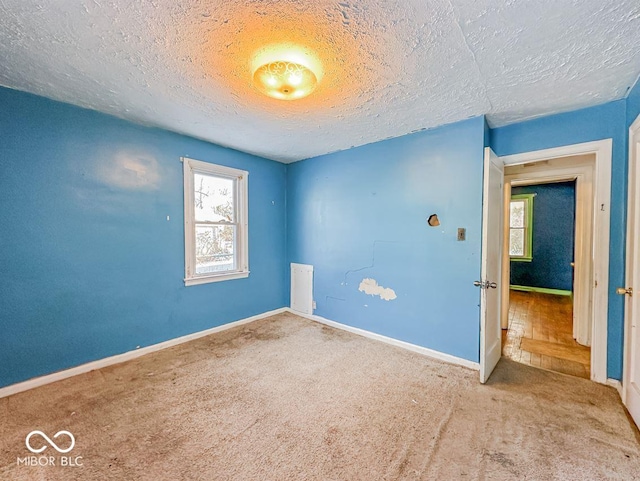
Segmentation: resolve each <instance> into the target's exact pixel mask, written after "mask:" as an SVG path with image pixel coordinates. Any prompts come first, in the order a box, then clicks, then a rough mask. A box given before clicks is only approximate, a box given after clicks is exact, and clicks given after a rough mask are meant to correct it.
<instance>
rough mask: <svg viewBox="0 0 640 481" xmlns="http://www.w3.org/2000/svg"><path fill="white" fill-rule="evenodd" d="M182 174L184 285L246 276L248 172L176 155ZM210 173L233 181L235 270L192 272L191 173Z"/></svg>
mask: <svg viewBox="0 0 640 481" xmlns="http://www.w3.org/2000/svg"><path fill="white" fill-rule="evenodd" d="M180 161H181V162H182V164H183V174H184V285H185V286H194V285H198V284H207V283H209V282H219V281H227V280H231V279H241V278H244V277H249V225H248V220H249V215H248V210H249V198H248V195H249V193H248V181H249V172H247V171H246V170H239V169H233V168H231V167H225V166H223V165H216V164H211V163H209V162H202V161H200V160H194V159H188V158H186V157H182V158H180ZM196 173H198V174H204V175H213V176H216V177H223V178H226V179H232V180H234V181H235V189H234V194H235V198H234V208H235V215H236V222H235V225H236V245H235V246H234V247H235V248H234V256H235V266H236V269H235V270H232V271H225V272H208V273H206V274H196V232H195V231H196V228H195V209H194V204H195V188H194V174H196Z"/></svg>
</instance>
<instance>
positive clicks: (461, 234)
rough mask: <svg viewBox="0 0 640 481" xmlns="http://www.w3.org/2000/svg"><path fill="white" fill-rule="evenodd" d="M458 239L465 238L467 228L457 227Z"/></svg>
mask: <svg viewBox="0 0 640 481" xmlns="http://www.w3.org/2000/svg"><path fill="white" fill-rule="evenodd" d="M458 240H459V241H463V240H467V229H465V228H464V227H458Z"/></svg>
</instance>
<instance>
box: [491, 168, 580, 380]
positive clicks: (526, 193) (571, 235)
mask: <svg viewBox="0 0 640 481" xmlns="http://www.w3.org/2000/svg"><path fill="white" fill-rule="evenodd" d="M569 162H570V163H571V164H574V165H582V164H584V165H591V166H592V164H593V159H589V158H572V159H570V160H569V159H568V160H567V163H569ZM545 165H548V164H545ZM505 174H506V176H505V178H506V179H507V180H509V181H510V182H511V199H510V202H509V212H508V213H507V217H506V219H505V220H506V222H505V229H507V230H508V235H507V238H508V242H507V244H506V248H507V250H508V258H509V264H510V266H509V268H510V278H509V311H508V325H507V326H506V328H504V329H503V331H502V340H503V342H502V355H503V356H504V357H506V358H509V359H512V360H514V361H516V362H520V363H523V364H528V365H531V366H534V367H540V368H544V369H548V370H552V371H556V372H561V373H564V374H569V375H573V376H577V377H582V378H585V379H590V374H591V372H590V371H591V349H590V346H589V345H588V342H589V339H588V336H586V337H585V339H584V340H583V342H584V343H585V345H582V344H580V343H579V342H578V340H577V337H578V336H577V333H578V331H579V329H577V328H574V322H578V321H579V320H580V319H579V317H578V316H575V317H574V306H573V301H574V287H573V285H574V272H573V271H574V266H575V262H574V261H575V258H576V252H575V246H576V243H575V234H576V230H579V231H582V230H583V228H582V226H577V227H578V229H576V183H577V180H576V177H577V176H574V175H571V176H570V177H569V178H568V180H562V179H560V180H557V181H554V182H545V183H533V184H522V182H519V184H518V185H515V186H514V185H513V183H514V182H518V179H519V176H518V171H517V169H514V168H513V167H511V168H507V169H505Z"/></svg>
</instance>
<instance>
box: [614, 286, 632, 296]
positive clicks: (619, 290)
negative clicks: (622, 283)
mask: <svg viewBox="0 0 640 481" xmlns="http://www.w3.org/2000/svg"><path fill="white" fill-rule="evenodd" d="M616 294H620V295H621V296H624V295H627V296H632V295H633V289H632V288H631V287H626V288H625V287H618V288H617V289H616Z"/></svg>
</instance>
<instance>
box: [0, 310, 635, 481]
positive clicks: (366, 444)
mask: <svg viewBox="0 0 640 481" xmlns="http://www.w3.org/2000/svg"><path fill="white" fill-rule="evenodd" d="M477 378H478V374H477V372H474V371H471V370H467V369H464V368H460V367H456V366H450V365H447V364H443V363H440V362H437V361H434V360H430V359H428V358H426V357H423V356H420V355H417V354H413V353H411V352H407V351H404V350H402V349H398V348H395V347H391V346H388V345H385V344H382V343H378V342H376V341H371V340H368V339H364V338H361V337H358V336H355V335H352V334H349V333H345V332H342V331H339V330H334V329H332V328H328V327H325V326H322V325H320V324H316V323H313V322H310V321H307V320H304V319H301V318H299V317H296V316H293V315H290V314H282V315H279V316H274V317H271V318H269V319H265V320H262V321H257V322H255V323H252V324H248V325H245V326H243V327H240V328H236V329H233V330H230V331H226V332H223V333H219V334H214V335H212V336H208V337H206V338H202V339H200V340H197V341H193V342H190V343H188V344H185V345H182V346H178V347H175V348H172V349H168V350H165V351H162V352H159V353H156V354H151V355H148V356H145V357H142V358H139V359H137V360H134V361H130V362H127V363H125V364H121V365H118V366H112V367H110V368H106V369H102V370H99V371H94V372H91V373H88V374H85V375H81V376H78V377H75V378H72V379H68V380H65V381H61V382H58V383H55V384H51V385H48V386H44V387H41V388H38V389H35V390H32V391H29V392H25V393H21V394H17V395H15V396H11V397H8V398H4V399H0V419H1V424H0V439H1V443H2V444H1V446H0V448H1V449H0V479H3V480H4V479H11V480H13V479H16V480H22V479H24V480H49V479H51V480H53V479H56V480H57V479H82V480H106V479H113V480H137V479H150V480H156V481H159V480H178V479H194V480H233V481H250V480H260V481H264V480H274V481H282V480H322V481H329V480H366V481H377V480H405V479H406V480H414V479H421V480H467V479H468V480H475V479H477V480H484V479H486V480H489V479H492V480H522V479H526V480H601V479H624V480H631V479H640V449H639V446H640V444H639V442H638V437H637V431H636V430H635V428H634V427H632V425H631V424H630V422H629V420H628V418H627V416H626V414H625V411H624V408H623V407H622V405H621V403H620V401H619V398H618V395H617V393H616V392H615V391H614V390H613V389H611V388H608V387H605V386H600V385H596V384H594V383H591V382H590V381H587V380H583V379H577V378H571V377H568V376H564V375H561V374H555V373H551V372H547V371H542V370H538V369H535V368H531V367H528V366H524V365H520V364H516V363H513V362H510V361H505V360H503V361H501V363H500V364H499V365H498V368H497V370H496V372H495V374H494V375H493V377H492V379H491V382H490V383H489V384H488V385H485V386H482V385H480V384H479V383H478V381H477ZM34 429H39V430H41V431H43V432H44V433H45V434H48V435H49V436H50V437H51V436H53V435H54V434H55V433H56V432H58V431H60V430H63V429H64V430H68V431H70V432H71V433H73V434H74V435H75V438H76V445H75V447H74V449H73V450H72V451H71V452H70V453H69V454H68V455H67V456H72V457H74V458H75V457H77V456H82V459H81V460H80V462H82V463H83V466H81V467H69V466H66V467H60V466H56V467H52V466H46V467H28V466H23V465H20V466H18V465H17V458H18V457H24V456H27V455H29V454H30V453H29V452H28V451H27V449H26V447H25V436H26V435H27V434H28V433H29V432H30V431H32V430H34ZM62 440H66V438H65V437H64V435H62V436H61V437H60V438H59V440H58V441H59V442H60V447H64V446H68V443H67V444H65V441H62ZM43 445H46V444H45V442H44V441H43V440H42V438H39V437H37V436H36V437H34V438H32V447H39V446H43ZM42 454H43V455H53V456H60V455H59V454H58V453H57V452H55V451H54V450H53V448H52V447H49V448H47V450H46V451H45V452H43V453H42Z"/></svg>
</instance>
